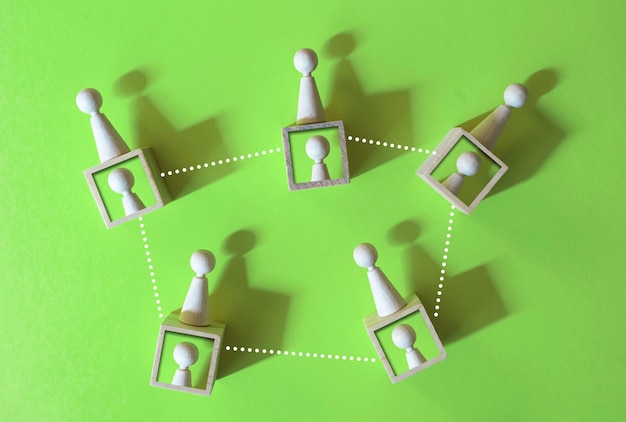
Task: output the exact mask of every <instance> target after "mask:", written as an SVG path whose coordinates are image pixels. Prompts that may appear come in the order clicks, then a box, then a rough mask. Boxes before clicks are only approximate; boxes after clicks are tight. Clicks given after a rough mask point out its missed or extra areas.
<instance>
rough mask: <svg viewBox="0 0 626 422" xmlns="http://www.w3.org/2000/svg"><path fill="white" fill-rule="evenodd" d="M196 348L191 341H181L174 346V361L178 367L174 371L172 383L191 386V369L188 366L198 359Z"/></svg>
mask: <svg viewBox="0 0 626 422" xmlns="http://www.w3.org/2000/svg"><path fill="white" fill-rule="evenodd" d="M198 356H199V353H198V348H197V347H196V345H195V344H193V343H188V342H186V341H185V342H182V343H178V344H177V345H176V347H174V361H175V362H176V364H177V365H178V369H176V372H175V373H174V379H172V384H174V385H178V386H181V387H191V386H192V384H191V371H190V370H189V367H190V366H191V365H193V364H194V363H196V362H197V361H198Z"/></svg>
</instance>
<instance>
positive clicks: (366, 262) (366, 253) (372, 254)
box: [352, 243, 378, 268]
mask: <svg viewBox="0 0 626 422" xmlns="http://www.w3.org/2000/svg"><path fill="white" fill-rule="evenodd" d="M352 256H353V257H354V262H356V265H358V266H359V267H363V268H373V267H374V264H376V260H377V259H378V252H376V248H375V247H374V245H371V244H369V243H361V244H360V245H357V247H356V248H354V252H353V253H352Z"/></svg>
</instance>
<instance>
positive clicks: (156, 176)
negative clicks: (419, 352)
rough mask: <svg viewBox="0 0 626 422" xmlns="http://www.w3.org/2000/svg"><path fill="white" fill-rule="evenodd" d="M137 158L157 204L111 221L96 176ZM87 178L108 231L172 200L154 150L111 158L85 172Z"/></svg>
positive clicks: (139, 149) (146, 149)
mask: <svg viewBox="0 0 626 422" xmlns="http://www.w3.org/2000/svg"><path fill="white" fill-rule="evenodd" d="M137 157H138V158H139V160H140V162H141V167H142V168H143V171H144V173H145V175H146V177H147V178H148V182H149V184H150V187H151V188H152V193H153V194H154V197H155V198H156V203H155V204H154V205H151V206H149V207H146V208H144V209H142V210H139V211H137V212H134V213H132V214H130V215H126V216H124V217H122V218H118V219H117V220H111V217H110V216H109V213H108V212H107V209H106V206H105V205H104V200H103V199H102V195H101V194H100V191H99V190H98V185H97V184H96V181H95V179H94V175H95V174H96V173H98V172H100V171H102V170H106V169H108V168H111V167H113V166H115V165H117V164H120V163H123V162H125V161H129V160H132V159H133V158H137ZM85 178H86V179H87V184H88V185H89V189H90V190H91V194H92V195H93V198H94V199H95V201H96V205H98V210H99V211H100V215H102V219H103V220H104V224H105V225H106V227H107V228H108V229H110V228H111V227H115V226H117V225H120V224H122V223H125V222H127V221H129V220H132V219H134V218H137V217H139V216H142V215H144V214H147V213H149V212H152V211H154V210H155V209H157V208H161V207H163V206H165V204H167V203H168V202H171V200H172V198H171V196H170V193H169V191H168V190H167V186H166V185H165V182H164V181H163V178H162V177H161V170H160V169H159V165H158V164H157V161H156V158H155V157H154V153H153V152H152V148H138V149H134V150H132V151H130V152H127V153H125V154H122V155H119V156H117V157H115V158H111V159H110V160H107V161H105V162H103V163H101V164H98V165H97V166H95V167H91V168H89V169H87V170H85Z"/></svg>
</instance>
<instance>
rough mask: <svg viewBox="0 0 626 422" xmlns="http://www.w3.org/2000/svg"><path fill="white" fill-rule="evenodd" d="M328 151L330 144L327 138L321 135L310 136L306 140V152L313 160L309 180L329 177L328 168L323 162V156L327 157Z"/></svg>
mask: <svg viewBox="0 0 626 422" xmlns="http://www.w3.org/2000/svg"><path fill="white" fill-rule="evenodd" d="M329 152H330V144H329V143H328V139H326V138H325V137H323V136H320V135H315V136H311V137H310V138H309V139H308V140H307V141H306V154H307V155H308V156H309V158H310V159H311V160H314V161H315V163H314V164H313V170H312V172H311V182H319V181H321V180H328V179H330V176H329V174H328V168H327V167H326V164H324V158H326V157H328V153H329Z"/></svg>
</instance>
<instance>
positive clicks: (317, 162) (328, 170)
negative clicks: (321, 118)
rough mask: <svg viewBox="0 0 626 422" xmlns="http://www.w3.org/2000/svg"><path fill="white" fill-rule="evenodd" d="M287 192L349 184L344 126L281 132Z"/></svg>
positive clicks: (314, 125) (336, 124) (293, 128)
mask: <svg viewBox="0 0 626 422" xmlns="http://www.w3.org/2000/svg"><path fill="white" fill-rule="evenodd" d="M283 151H284V154H285V165H286V168H287V181H288V185H289V190H302V189H311V188H318V187H323V186H334V185H340V184H347V183H350V169H349V165H348V153H347V148H346V139H345V130H344V126H343V122H342V121H340V120H338V121H334V122H323V123H312V124H307V125H298V126H290V127H286V128H283Z"/></svg>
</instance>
